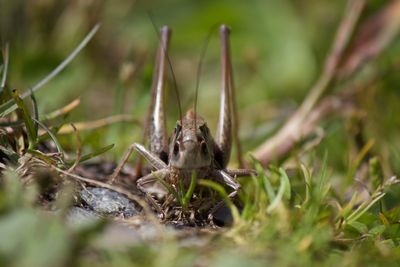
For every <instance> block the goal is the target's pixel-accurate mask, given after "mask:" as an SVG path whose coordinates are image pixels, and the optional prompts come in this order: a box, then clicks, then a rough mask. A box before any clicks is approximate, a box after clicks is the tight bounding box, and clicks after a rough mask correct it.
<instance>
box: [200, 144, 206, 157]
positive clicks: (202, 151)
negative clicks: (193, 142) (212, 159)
mask: <svg viewBox="0 0 400 267" xmlns="http://www.w3.org/2000/svg"><path fill="white" fill-rule="evenodd" d="M200 146H201V147H200V149H201V153H202V154H203V155H208V149H207V144H206V142H204V141H203V142H201V145H200Z"/></svg>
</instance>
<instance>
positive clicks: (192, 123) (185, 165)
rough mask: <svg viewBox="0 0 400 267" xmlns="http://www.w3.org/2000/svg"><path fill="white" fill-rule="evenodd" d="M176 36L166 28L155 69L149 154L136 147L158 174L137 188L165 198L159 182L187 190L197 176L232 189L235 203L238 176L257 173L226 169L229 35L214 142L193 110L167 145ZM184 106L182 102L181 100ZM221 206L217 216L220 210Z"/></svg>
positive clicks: (225, 33)
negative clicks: (168, 86)
mask: <svg viewBox="0 0 400 267" xmlns="http://www.w3.org/2000/svg"><path fill="white" fill-rule="evenodd" d="M170 36H171V30H170V29H169V28H168V27H167V26H164V27H162V29H161V35H160V46H159V49H158V53H157V58H156V67H155V70H154V74H153V82H152V88H151V90H152V103H151V105H150V108H149V111H150V113H149V118H148V123H149V125H148V139H149V149H146V148H145V147H144V146H143V145H141V144H137V143H135V144H133V145H132V148H133V149H135V150H136V151H137V152H138V153H139V154H140V155H141V156H143V157H144V158H145V159H146V160H147V161H148V163H149V164H150V165H151V167H152V168H153V171H152V172H151V173H149V174H147V175H145V176H143V177H141V178H139V179H138V180H137V187H138V188H139V189H140V190H141V191H143V192H146V193H163V192H165V188H164V187H163V186H162V184H160V179H161V180H163V181H164V182H165V183H167V184H169V185H174V186H175V185H178V184H183V185H186V186H187V185H188V184H190V182H191V177H192V174H193V173H194V172H195V173H196V175H197V177H199V178H204V179H211V180H213V181H216V182H219V183H221V184H224V185H227V186H228V187H230V188H231V190H232V191H231V193H230V194H229V197H230V198H233V197H234V196H235V195H237V193H238V190H239V189H240V184H239V183H238V182H237V181H236V177H238V176H249V175H252V174H255V171H253V170H249V169H227V165H228V162H229V159H230V154H231V147H232V135H233V126H232V120H233V118H232V116H233V115H232V114H233V113H232V108H233V103H232V102H233V96H232V90H233V88H232V86H233V82H232V65H231V59H230V49H229V29H228V27H227V26H225V25H222V26H221V27H220V37H221V49H222V56H221V63H222V65H221V69H222V86H221V100H220V114H219V122H218V128H217V133H216V135H215V139H214V138H213V137H212V135H211V133H210V129H209V128H208V126H207V123H206V122H205V120H204V119H203V118H202V117H200V116H199V115H197V114H196V112H195V110H189V111H188V112H187V113H186V114H185V115H184V116H183V117H182V116H181V118H180V119H179V120H178V121H177V122H176V126H175V128H174V131H173V134H172V136H171V138H170V141H168V136H167V130H166V122H165V113H164V103H163V98H164V87H165V86H164V84H165V79H166V69H167V64H168V63H169V61H168V57H167V50H168V46H169V40H170ZM178 101H179V100H178ZM221 204H222V203H219V204H217V205H216V206H215V207H214V208H213V210H216V209H218V208H219V207H220V206H221Z"/></svg>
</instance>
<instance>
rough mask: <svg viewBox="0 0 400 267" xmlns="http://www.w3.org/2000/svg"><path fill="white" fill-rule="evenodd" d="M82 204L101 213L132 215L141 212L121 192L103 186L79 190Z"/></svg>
mask: <svg viewBox="0 0 400 267" xmlns="http://www.w3.org/2000/svg"><path fill="white" fill-rule="evenodd" d="M79 196H80V198H81V200H82V202H83V203H82V204H83V205H84V206H86V207H87V208H89V209H91V210H93V211H95V212H96V213H98V214H101V215H108V216H110V215H111V216H121V215H122V216H123V217H124V218H128V217H132V216H134V215H137V214H139V213H140V211H139V210H138V209H137V208H136V205H135V204H134V203H133V202H132V201H130V200H129V199H128V198H126V197H125V196H124V195H122V194H121V193H118V192H115V191H113V190H110V189H107V188H101V187H87V188H85V189H83V190H81V191H80V192H79Z"/></svg>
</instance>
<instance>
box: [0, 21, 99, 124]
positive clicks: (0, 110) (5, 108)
mask: <svg viewBox="0 0 400 267" xmlns="http://www.w3.org/2000/svg"><path fill="white" fill-rule="evenodd" d="M99 27H100V24H99V23H98V24H96V25H95V26H94V27H93V28H92V30H91V31H90V32H89V33H88V34H87V35H86V37H85V38H84V39H83V40H82V41H81V42H80V43H79V45H78V46H77V47H76V48H75V49H74V51H72V53H71V54H70V55H69V56H68V57H67V58H66V59H64V61H63V62H61V63H60V64H59V65H58V66H57V67H56V68H55V69H54V70H53V71H52V72H50V73H49V74H48V75H47V76H46V77H44V78H43V79H42V80H40V81H39V82H38V83H37V84H36V85H34V86H33V87H32V88H31V89H30V90H28V91H26V92H25V93H23V94H22V95H21V98H22V99H24V98H25V97H28V96H30V95H31V94H32V93H34V92H36V91H38V90H39V89H40V88H42V86H43V85H45V84H46V83H48V82H49V81H50V80H51V79H53V78H54V77H55V76H57V74H59V73H60V72H61V71H62V70H63V69H64V68H65V67H66V66H67V65H68V64H69V63H70V62H71V61H72V60H73V59H74V58H75V57H76V55H77V54H78V53H79V52H80V51H81V50H82V49H83V48H84V47H85V46H86V45H87V44H88V43H89V41H90V40H91V39H92V38H93V36H94V35H95V33H96V32H97V31H98V29H99ZM16 108H17V105H16V104H15V102H14V101H13V100H9V101H7V102H6V103H4V104H2V105H1V106H0V117H4V116H6V115H8V114H10V113H11V112H13V111H14V110H15V109H16Z"/></svg>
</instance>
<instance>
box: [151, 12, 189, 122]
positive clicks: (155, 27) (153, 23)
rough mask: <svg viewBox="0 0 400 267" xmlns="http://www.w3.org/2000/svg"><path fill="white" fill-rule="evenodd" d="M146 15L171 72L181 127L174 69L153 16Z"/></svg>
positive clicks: (179, 99)
mask: <svg viewBox="0 0 400 267" xmlns="http://www.w3.org/2000/svg"><path fill="white" fill-rule="evenodd" d="M147 14H148V16H149V18H150V21H151V24H152V25H153V28H154V31H155V32H156V34H157V38H158V41H159V42H160V44H161V47H162V50H163V52H164V56H165V58H166V59H167V62H168V67H169V69H170V71H171V76H172V82H173V85H174V89H175V90H174V91H175V95H176V100H177V101H178V110H179V120H180V122H181V125H182V106H181V98H180V96H179V91H178V83H177V82H176V76H175V72H174V68H173V67H172V63H171V60H170V58H169V56H168V52H167V50H166V49H165V47H164V45H163V43H162V42H161V37H160V34H159V32H158V30H157V29H158V27H157V25H156V23H155V22H154V17H153V14H152V13H151V11H148V13H147Z"/></svg>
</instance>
